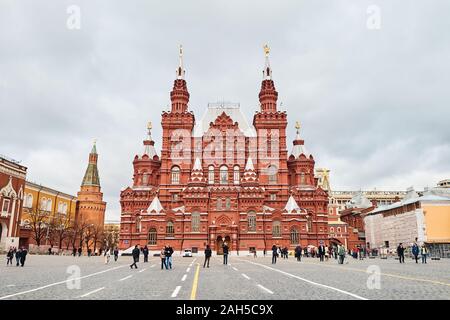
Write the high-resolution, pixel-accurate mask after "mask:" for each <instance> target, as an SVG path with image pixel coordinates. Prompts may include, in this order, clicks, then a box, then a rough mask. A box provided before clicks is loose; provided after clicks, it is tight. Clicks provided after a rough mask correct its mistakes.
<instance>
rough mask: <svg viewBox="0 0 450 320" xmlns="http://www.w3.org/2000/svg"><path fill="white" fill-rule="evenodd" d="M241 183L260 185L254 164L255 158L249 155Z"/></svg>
mask: <svg viewBox="0 0 450 320" xmlns="http://www.w3.org/2000/svg"><path fill="white" fill-rule="evenodd" d="M241 183H242V184H243V185H258V183H259V181H258V175H257V174H256V171H255V167H254V166H253V160H252V158H251V157H248V159H247V163H246V165H245V169H244V175H243V176H242V179H241Z"/></svg>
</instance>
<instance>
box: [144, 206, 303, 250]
mask: <svg viewBox="0 0 450 320" xmlns="http://www.w3.org/2000/svg"><path fill="white" fill-rule="evenodd" d="M191 223H192V227H191V229H192V232H199V231H200V213H197V212H196V213H193V214H192V221H191ZM248 226H249V231H256V214H255V213H254V212H251V213H249V215H248ZM174 234H175V230H174V225H173V222H172V221H169V222H167V225H166V237H174ZM272 236H273V237H281V223H280V221H274V222H273V225H272ZM289 240H290V243H291V244H298V243H299V241H300V233H299V232H298V230H297V228H296V227H293V228H292V229H291V231H290V239H289ZM148 244H149V245H156V244H157V231H156V229H155V228H150V230H149V232H148Z"/></svg>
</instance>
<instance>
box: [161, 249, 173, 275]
mask: <svg viewBox="0 0 450 320" xmlns="http://www.w3.org/2000/svg"><path fill="white" fill-rule="evenodd" d="M172 254H173V248H172V247H171V246H169V245H166V246H165V247H164V248H162V249H161V253H160V258H161V270H163V269H164V268H166V270H168V269H172V261H173V260H172Z"/></svg>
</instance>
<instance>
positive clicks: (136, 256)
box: [130, 245, 141, 269]
mask: <svg viewBox="0 0 450 320" xmlns="http://www.w3.org/2000/svg"><path fill="white" fill-rule="evenodd" d="M140 254H141V251H140V250H139V246H138V245H135V246H134V249H133V251H132V252H131V255H132V256H133V263H132V264H131V265H130V268H131V269H133V266H134V267H135V268H136V269H137V268H138V267H137V264H136V263H137V262H139V255H140Z"/></svg>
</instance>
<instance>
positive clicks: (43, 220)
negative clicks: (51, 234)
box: [27, 209, 48, 247]
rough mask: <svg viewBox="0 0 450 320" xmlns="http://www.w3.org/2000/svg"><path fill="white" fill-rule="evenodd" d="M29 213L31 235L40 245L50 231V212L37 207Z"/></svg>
mask: <svg viewBox="0 0 450 320" xmlns="http://www.w3.org/2000/svg"><path fill="white" fill-rule="evenodd" d="M28 215H29V217H30V218H29V221H30V222H29V223H28V225H27V226H28V227H29V228H30V229H31V237H32V238H33V240H34V241H35V242H36V245H37V246H38V247H40V246H41V243H42V241H43V240H44V239H45V237H46V235H47V232H48V231H47V228H48V223H47V221H48V212H47V211H45V210H39V209H36V210H32V211H30V212H29V213H28Z"/></svg>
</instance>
